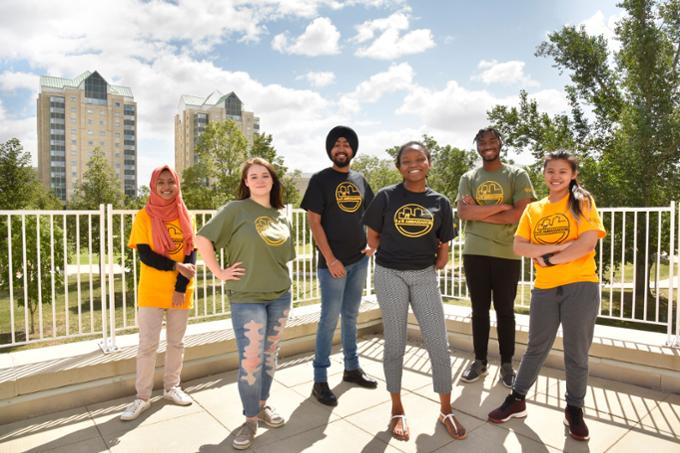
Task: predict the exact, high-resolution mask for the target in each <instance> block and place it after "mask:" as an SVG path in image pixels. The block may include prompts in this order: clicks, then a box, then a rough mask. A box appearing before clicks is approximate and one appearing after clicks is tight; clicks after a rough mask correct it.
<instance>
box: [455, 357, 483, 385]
mask: <svg viewBox="0 0 680 453" xmlns="http://www.w3.org/2000/svg"><path fill="white" fill-rule="evenodd" d="M488 373H489V372H488V370H487V369H486V365H484V362H482V361H481V360H475V361H474V362H472V363H471V364H470V365H469V366H468V367H467V369H466V370H465V372H463V375H462V376H461V377H460V380H461V381H463V382H475V381H476V380H477V379H479V378H480V377H482V376H486V375H487V374H488Z"/></svg>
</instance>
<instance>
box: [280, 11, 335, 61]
mask: <svg viewBox="0 0 680 453" xmlns="http://www.w3.org/2000/svg"><path fill="white" fill-rule="evenodd" d="M339 40H340V32H339V31H338V29H337V28H335V25H333V23H332V22H331V20H330V19H329V18H327V17H317V18H316V19H314V20H313V21H312V22H311V23H310V24H309V25H307V28H306V29H305V31H304V33H302V34H301V35H300V36H298V37H297V38H295V39H292V40H291V39H290V38H289V37H288V34H287V33H280V34H278V35H276V36H274V39H273V40H272V49H274V50H276V51H278V52H281V53H289V54H296V55H306V56H308V57H315V56H319V55H334V54H337V53H340V47H339V45H338V41H339Z"/></svg>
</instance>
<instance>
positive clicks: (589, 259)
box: [515, 195, 606, 289]
mask: <svg viewBox="0 0 680 453" xmlns="http://www.w3.org/2000/svg"><path fill="white" fill-rule="evenodd" d="M568 201H569V195H567V196H565V197H564V198H562V199H561V200H560V201H557V202H555V203H551V202H550V200H549V199H548V198H547V197H546V198H544V199H542V200H539V201H536V202H534V203H529V205H528V206H527V208H526V209H525V210H524V213H523V214H522V217H521V218H520V220H519V224H518V226H517V232H516V233H515V235H516V236H519V237H522V238H524V239H527V240H528V241H530V242H531V243H532V244H561V243H563V242H566V241H573V240H575V239H578V238H579V237H580V236H581V235H582V234H583V233H585V232H587V231H597V236H598V237H599V238H603V237H604V236H605V234H606V232H605V229H604V225H603V224H602V220H601V219H600V215H599V214H598V212H597V208H596V207H595V203H594V202H593V203H591V205H590V207H589V208H587V209H586V210H585V212H583V213H582V214H581V217H580V218H579V219H578V221H576V219H575V218H574V215H573V214H572V212H571V209H569V203H568ZM535 268H536V281H535V282H534V286H535V287H536V288H539V289H549V288H555V287H557V286H562V285H567V284H569V283H576V282H597V281H599V279H598V277H597V266H596V264H595V250H593V251H591V252H590V253H588V254H586V255H584V256H582V257H581V258H579V259H577V260H574V261H570V262H568V263H562V264H556V265H555V266H550V267H541V266H535Z"/></svg>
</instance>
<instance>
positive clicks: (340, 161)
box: [331, 137, 354, 168]
mask: <svg viewBox="0 0 680 453" xmlns="http://www.w3.org/2000/svg"><path fill="white" fill-rule="evenodd" d="M353 156H354V151H352V147H351V146H349V142H348V141H347V139H346V138H345V137H340V138H339V139H337V140H336V141H335V145H333V148H331V160H332V161H333V163H334V164H335V165H337V166H338V167H340V168H342V167H346V166H348V165H349V162H350V161H351V160H352V157H353Z"/></svg>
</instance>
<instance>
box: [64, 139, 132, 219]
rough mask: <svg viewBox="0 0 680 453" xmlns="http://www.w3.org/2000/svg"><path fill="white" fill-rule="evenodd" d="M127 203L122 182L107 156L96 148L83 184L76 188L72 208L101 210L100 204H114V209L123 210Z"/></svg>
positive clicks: (88, 164)
mask: <svg viewBox="0 0 680 453" xmlns="http://www.w3.org/2000/svg"><path fill="white" fill-rule="evenodd" d="M124 201H125V196H124V194H123V189H122V188H121V185H120V181H119V180H118V178H116V177H115V176H114V174H113V169H112V168H111V166H110V165H109V163H108V161H107V160H106V156H105V155H104V153H103V152H102V151H101V150H100V149H99V148H95V149H94V152H93V153H92V157H91V158H90V160H89V161H88V162H87V169H86V170H85V173H84V174H83V180H82V182H81V183H80V184H79V185H78V186H77V187H76V191H75V194H74V196H73V200H72V201H71V207H72V208H74V209H99V205H100V204H112V205H113V207H114V209H118V208H122V207H123V205H124V204H125V203H124Z"/></svg>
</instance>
